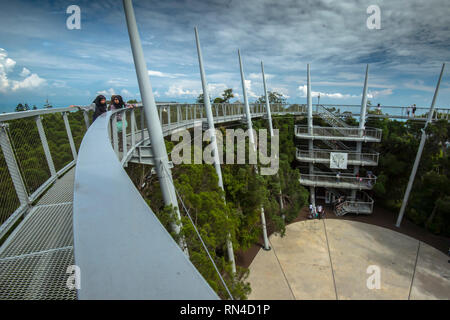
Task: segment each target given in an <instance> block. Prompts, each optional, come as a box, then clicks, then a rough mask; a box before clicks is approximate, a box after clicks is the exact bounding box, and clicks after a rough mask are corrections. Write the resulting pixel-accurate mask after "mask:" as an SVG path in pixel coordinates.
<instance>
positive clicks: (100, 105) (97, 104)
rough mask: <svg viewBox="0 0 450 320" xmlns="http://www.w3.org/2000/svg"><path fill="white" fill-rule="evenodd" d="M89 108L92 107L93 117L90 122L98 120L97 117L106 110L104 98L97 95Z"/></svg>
mask: <svg viewBox="0 0 450 320" xmlns="http://www.w3.org/2000/svg"><path fill="white" fill-rule="evenodd" d="M91 106H93V107H94V117H93V118H92V122H94V121H95V119H97V118H98V116H99V115H101V114H103V113H105V112H106V110H107V105H106V98H105V96H103V95H98V96H97V97H96V98H95V100H94V101H92V104H91Z"/></svg>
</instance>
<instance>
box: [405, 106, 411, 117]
mask: <svg viewBox="0 0 450 320" xmlns="http://www.w3.org/2000/svg"><path fill="white" fill-rule="evenodd" d="M410 112H411V106H408V107H407V108H406V115H407V116H408V118H409V113H410Z"/></svg>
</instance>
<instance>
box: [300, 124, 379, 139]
mask: <svg viewBox="0 0 450 320" xmlns="http://www.w3.org/2000/svg"><path fill="white" fill-rule="evenodd" d="M295 132H296V134H306V135H309V134H308V126H306V125H296V126H295ZM381 134H382V130H381V129H378V128H367V127H366V128H365V129H360V128H358V127H349V128H339V129H336V128H333V127H320V126H314V127H313V133H312V135H313V136H318V137H320V136H332V137H350V138H364V139H365V138H374V139H381Z"/></svg>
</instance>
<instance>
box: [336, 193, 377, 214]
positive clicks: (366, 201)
mask: <svg viewBox="0 0 450 320" xmlns="http://www.w3.org/2000/svg"><path fill="white" fill-rule="evenodd" d="M356 197H357V198H356V199H355V200H346V201H344V202H342V203H340V204H338V205H337V206H336V209H335V213H336V215H337V216H343V215H345V214H347V213H355V214H372V212H373V202H374V201H373V199H372V198H371V197H370V196H369V195H368V194H367V193H365V192H359V193H357V196H356Z"/></svg>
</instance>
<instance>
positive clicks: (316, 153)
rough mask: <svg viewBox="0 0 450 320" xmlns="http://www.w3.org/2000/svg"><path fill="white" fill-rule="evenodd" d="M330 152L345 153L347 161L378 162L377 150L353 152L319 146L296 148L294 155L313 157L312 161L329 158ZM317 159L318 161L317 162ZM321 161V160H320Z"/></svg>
mask: <svg viewBox="0 0 450 320" xmlns="http://www.w3.org/2000/svg"><path fill="white" fill-rule="evenodd" d="M331 152H342V153H346V154H347V161H349V162H350V161H355V162H356V161H359V162H361V163H362V162H363V161H366V162H371V163H373V164H375V165H377V164H378V158H379V153H377V152H371V153H369V152H361V153H360V152H355V151H349V150H339V149H320V148H316V149H313V150H312V153H311V151H309V150H307V149H305V150H302V149H299V148H297V149H296V157H297V159H298V158H305V159H307V158H309V159H313V161H317V160H319V161H320V160H329V159H330V154H331ZM319 161H318V162H319ZM322 163H323V161H322Z"/></svg>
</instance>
